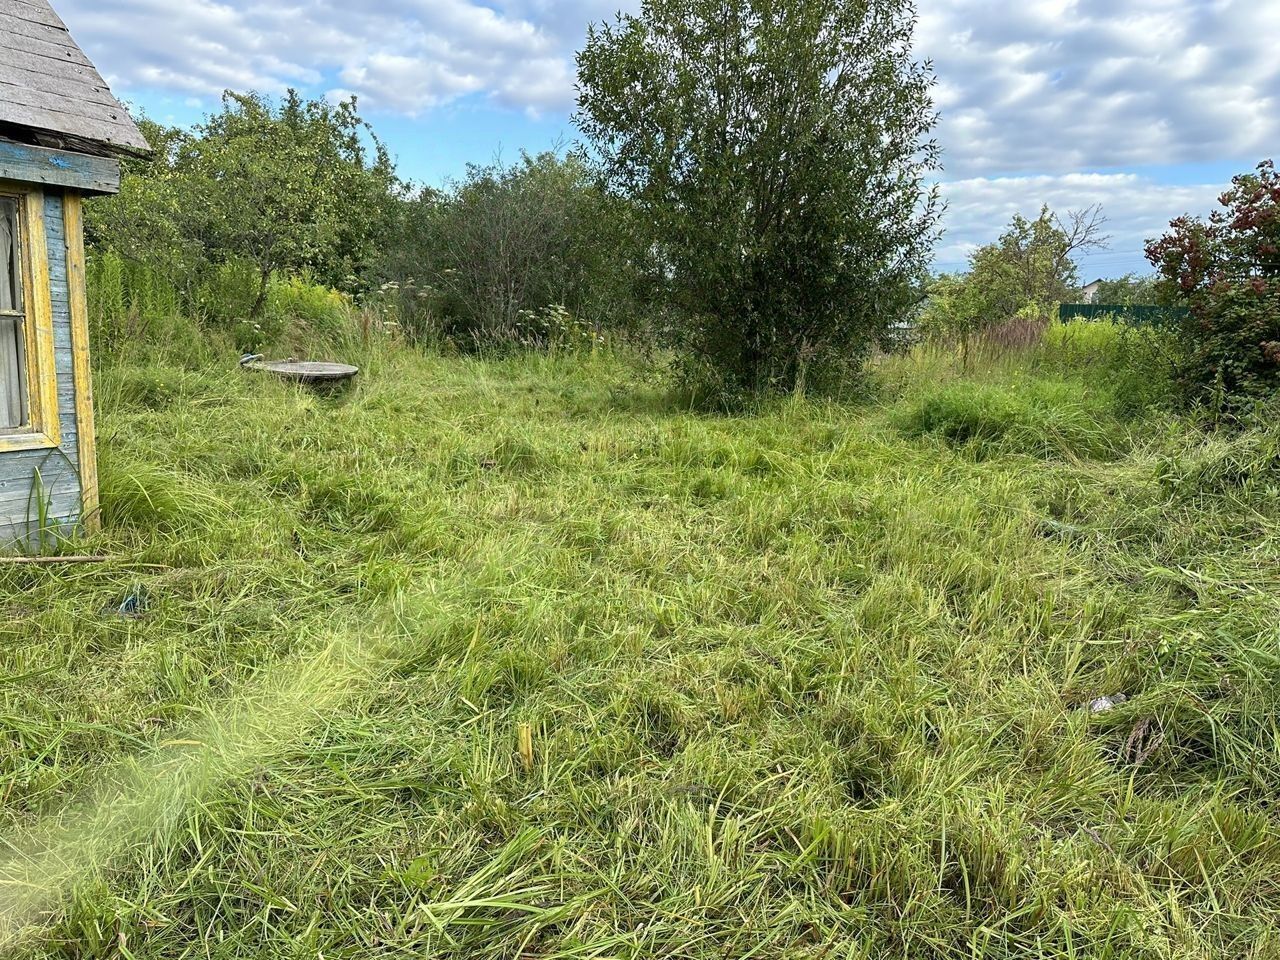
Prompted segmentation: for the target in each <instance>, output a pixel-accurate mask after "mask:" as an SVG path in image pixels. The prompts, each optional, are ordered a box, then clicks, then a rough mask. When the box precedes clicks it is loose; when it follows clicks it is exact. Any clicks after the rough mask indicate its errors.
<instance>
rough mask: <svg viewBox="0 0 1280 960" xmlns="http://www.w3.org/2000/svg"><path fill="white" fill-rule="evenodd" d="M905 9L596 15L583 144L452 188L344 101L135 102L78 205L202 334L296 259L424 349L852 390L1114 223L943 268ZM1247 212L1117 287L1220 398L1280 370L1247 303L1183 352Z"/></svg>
mask: <svg viewBox="0 0 1280 960" xmlns="http://www.w3.org/2000/svg"><path fill="white" fill-rule="evenodd" d="M915 26H916V10H915V6H914V3H913V2H912V0H878V2H876V3H872V4H849V3H846V2H843V0H797V2H794V3H786V4H781V3H775V2H772V0H645V2H644V3H643V4H642V8H641V10H640V12H639V13H638V14H636V15H619V17H618V18H617V19H616V20H615V21H614V22H612V23H605V24H599V25H595V26H593V27H592V28H591V29H590V31H589V33H588V37H587V41H586V44H585V47H584V49H583V50H582V52H581V53H580V54H579V57H578V108H577V112H576V115H575V121H576V126H577V129H578V130H579V132H580V134H581V142H580V143H577V144H574V145H573V146H572V148H569V149H565V150H556V151H551V152H548V153H544V154H540V155H536V156H534V155H526V154H522V155H520V156H519V157H517V158H515V159H514V160H511V161H502V160H495V161H492V162H490V163H487V164H477V165H473V166H470V167H468V168H467V171H466V173H465V175H464V176H463V177H462V178H461V179H459V180H457V181H455V182H452V183H450V184H448V185H447V186H445V187H442V188H429V187H418V186H414V185H411V184H409V183H407V182H405V181H404V180H403V179H401V177H400V176H399V174H398V172H397V170H396V168H395V165H394V163H393V161H392V159H391V156H390V153H389V151H388V150H387V148H386V146H385V145H384V144H383V143H382V142H381V141H380V140H379V138H378V136H377V134H376V132H375V131H374V130H373V129H372V128H371V127H370V126H369V124H368V123H367V122H366V121H365V120H364V119H363V118H362V117H361V115H360V112H359V109H358V104H357V102H356V101H355V100H354V99H352V100H348V101H344V102H341V103H336V104H335V103H328V102H324V101H314V100H308V99H305V98H303V97H302V96H300V95H299V94H298V93H296V92H290V93H289V94H288V95H286V96H285V97H284V98H283V99H280V100H273V99H270V98H267V97H264V96H261V95H258V94H253V93H247V94H237V93H228V94H226V95H225V96H224V98H223V100H222V103H221V106H220V108H219V109H218V110H217V111H215V112H214V113H213V114H212V115H211V116H209V117H208V118H207V119H206V120H205V121H204V122H203V123H201V124H199V125H197V126H196V127H194V128H193V129H190V130H179V129H174V128H168V127H164V126H161V125H159V124H156V123H153V122H151V121H148V120H145V119H144V120H143V121H142V127H143V129H144V132H145V133H146V134H147V136H148V139H149V140H150V142H151V143H152V144H153V145H154V147H155V153H154V155H153V156H151V157H149V158H145V159H142V158H139V159H131V160H129V161H127V162H126V164H125V169H124V174H125V175H124V181H123V188H122V191H121V193H120V195H119V196H118V197H115V198H112V199H109V200H103V201H99V202H97V203H95V204H94V205H92V207H91V210H90V216H89V223H88V227H89V239H90V242H91V244H92V245H93V247H94V248H95V249H96V250H97V251H100V252H110V253H111V254H112V255H113V256H117V257H121V258H124V259H125V260H127V261H128V262H130V263H134V264H140V265H142V266H145V268H146V269H147V270H148V271H149V272H150V273H151V274H152V275H154V276H160V277H162V278H165V279H166V281H167V282H169V283H170V284H172V286H173V288H174V289H175V290H176V291H178V295H179V298H180V299H181V301H182V303H183V305H184V308H185V309H187V310H189V311H191V312H193V313H198V314H199V315H200V316H201V317H203V318H205V319H207V320H208V321H209V322H211V323H224V324H232V323H238V324H242V325H245V326H246V327H247V328H248V329H252V330H258V329H260V326H261V321H262V320H263V318H264V317H263V315H264V313H265V312H267V310H268V307H269V303H270V291H271V285H272V283H273V278H282V277H302V278H305V279H307V280H308V281H310V282H313V283H316V284H320V285H324V286H326V287H330V288H332V289H334V290H338V291H342V292H343V293H345V294H347V295H349V296H350V297H352V298H354V299H356V300H357V301H361V302H364V303H373V304H377V305H379V306H380V307H381V308H383V309H385V310H387V311H388V312H389V313H390V314H392V315H393V316H394V317H395V322H396V323H398V324H399V326H400V328H401V330H402V331H403V333H404V335H405V336H406V337H409V338H411V339H415V340H419V341H424V342H426V341H429V342H449V343H453V344H455V345H458V346H460V347H463V348H486V347H501V346H512V345H522V346H539V345H547V344H551V343H557V342H563V341H572V342H577V341H585V340H591V341H594V340H596V339H597V338H598V337H600V336H601V335H603V334H606V333H608V334H615V335H625V334H632V335H638V336H641V337H643V339H644V342H645V343H647V344H656V345H659V346H661V347H662V348H664V350H665V355H666V356H669V357H670V358H672V360H673V365H674V368H675V369H676V370H677V371H678V372H679V374H680V375H681V377H682V378H683V379H684V380H685V381H686V382H687V383H688V384H690V385H691V386H695V387H697V388H698V389H699V390H702V391H704V392H705V393H706V394H707V395H708V396H714V397H720V398H731V397H734V396H740V395H744V394H751V393H758V392H761V391H769V390H778V391H784V392H785V391H792V390H795V389H797V388H800V387H801V386H802V385H804V384H806V383H814V382H817V381H819V380H824V379H829V380H841V379H845V378H847V376H848V375H849V374H850V373H851V372H857V371H858V370H860V369H861V367H862V365H863V363H864V361H865V359H866V358H867V357H868V355H869V354H870V353H871V352H872V351H874V350H875V349H876V348H877V347H878V346H880V345H884V344H887V343H890V342H892V341H893V337H894V332H895V331H900V330H901V329H902V328H904V327H912V328H917V329H921V330H924V331H926V332H930V333H934V334H937V335H941V336H945V337H950V338H952V339H954V340H956V341H957V342H958V343H959V344H960V345H961V349H962V352H964V353H965V355H966V356H967V353H968V349H969V344H970V343H971V342H972V340H973V338H974V337H977V336H981V335H982V334H983V332H984V331H985V330H988V329H989V328H991V327H992V326H993V325H995V324H999V323H1003V322H1006V321H1008V320H1010V319H1015V318H1039V319H1043V318H1045V317H1047V316H1048V314H1049V312H1050V310H1051V308H1052V306H1053V305H1054V304H1056V303H1057V302H1060V301H1062V300H1065V299H1068V298H1069V297H1071V296H1072V295H1073V293H1074V292H1075V291H1077V290H1078V287H1079V277H1078V275H1077V271H1076V259H1077V257H1078V256H1079V255H1080V254H1081V253H1085V252H1088V251H1090V250H1092V249H1096V248H1097V247H1098V246H1099V245H1101V244H1102V243H1103V242H1104V236H1103V230H1104V225H1105V220H1104V218H1103V217H1102V214H1101V211H1100V210H1098V209H1096V208H1093V209H1089V210H1085V211H1081V212H1077V213H1071V214H1067V215H1065V216H1063V217H1059V216H1057V215H1055V214H1054V213H1053V212H1052V211H1050V210H1048V209H1047V208H1046V209H1045V210H1043V211H1042V212H1041V214H1040V216H1039V217H1038V218H1037V219H1035V220H1028V219H1026V218H1023V217H1020V216H1019V217H1017V218H1015V219H1014V221H1013V222H1012V223H1011V224H1010V226H1009V228H1008V230H1007V231H1006V233H1005V234H1004V235H1003V236H1001V237H1000V238H999V239H998V240H997V241H996V242H994V243H992V244H989V245H987V246H985V247H982V248H980V249H979V250H978V251H976V252H975V253H974V255H973V257H972V259H971V263H970V269H969V270H968V271H967V272H965V273H963V274H955V275H949V276H942V277H936V276H934V275H932V273H931V270H930V267H931V259H932V252H933V249H934V246H935V244H936V242H937V240H938V238H939V236H940V234H941V223H942V215H943V212H944V205H943V203H942V200H941V197H940V195H939V192H938V187H937V186H936V180H937V177H938V174H939V169H940V160H941V147H940V145H939V144H938V142H937V141H936V139H934V137H933V131H934V128H935V126H936V124H937V121H938V114H937V112H936V110H935V108H934V105H933V97H932V92H933V87H934V84H935V82H936V81H935V76H934V73H933V70H932V66H931V65H930V64H929V63H928V62H924V61H921V60H919V59H917V58H916V56H915V53H914V47H913V38H914V31H915ZM1273 187H1274V172H1273V171H1272V170H1271V169H1270V168H1264V169H1263V170H1262V171H1261V172H1260V174H1259V175H1258V176H1257V177H1254V178H1253V179H1252V180H1248V181H1246V182H1242V183H1241V184H1239V185H1238V187H1237V189H1238V191H1240V192H1241V193H1242V196H1241V197H1240V198H1237V200H1236V201H1234V202H1235V203H1236V205H1237V206H1240V205H1245V204H1246V201H1247V202H1248V203H1253V204H1255V206H1258V207H1259V208H1260V209H1259V210H1253V211H1252V213H1249V214H1248V216H1252V217H1253V220H1252V221H1251V222H1252V223H1254V226H1252V227H1249V228H1248V229H1252V230H1254V232H1255V233H1256V232H1258V231H1262V232H1263V233H1265V231H1266V230H1267V229H1272V227H1270V226H1267V225H1268V224H1274V209H1275V207H1276V206H1277V203H1276V201H1275V198H1274V196H1273V195H1272V194H1271V193H1267V190H1273ZM1249 191H1253V193H1258V196H1259V197H1261V199H1258V198H1253V199H1249V198H1245V197H1243V193H1248V192H1249ZM1259 191H1261V193H1259ZM1263 194H1265V196H1263ZM1250 196H1251V197H1252V194H1250ZM1267 204H1271V206H1270V207H1268V206H1267ZM1240 216H1245V214H1241V215H1240ZM1268 216H1271V217H1272V218H1273V219H1271V220H1268V219H1267V217H1268ZM1238 220H1239V217H1236V219H1235V220H1234V221H1230V222H1228V220H1224V221H1222V222H1218V221H1216V220H1215V221H1214V222H1213V223H1211V224H1209V225H1204V224H1201V225H1199V226H1197V225H1196V224H1195V223H1194V222H1192V221H1184V222H1181V224H1177V223H1176V224H1175V225H1174V233H1173V234H1172V235H1171V236H1172V237H1173V238H1174V239H1171V240H1169V241H1168V242H1167V243H1165V244H1163V245H1153V247H1152V249H1151V258H1152V262H1153V264H1154V265H1155V266H1156V267H1157V268H1158V269H1159V271H1160V273H1161V276H1162V277H1163V278H1164V279H1163V282H1162V283H1160V284H1158V285H1157V284H1155V283H1154V282H1148V281H1136V282H1130V283H1128V284H1127V287H1126V289H1124V290H1121V289H1116V290H1113V291H1109V295H1115V296H1126V297H1130V298H1147V297H1155V296H1157V295H1158V296H1159V297H1160V298H1163V299H1164V300H1166V301H1170V302H1172V301H1185V302H1187V303H1189V304H1190V305H1191V307H1192V308H1193V312H1194V313H1195V315H1196V316H1197V318H1198V320H1197V323H1198V324H1199V326H1196V327H1195V328H1194V329H1192V328H1186V329H1181V330H1178V331H1170V333H1171V335H1172V336H1175V337H1176V338H1181V340H1182V341H1183V343H1182V346H1183V347H1185V349H1186V351H1188V356H1191V355H1193V354H1194V355H1196V356H1199V357H1200V358H1201V360H1202V361H1203V363H1204V364H1209V363H1210V359H1209V358H1210V356H1211V355H1212V357H1213V358H1214V359H1213V362H1216V363H1218V365H1219V366H1218V368H1217V369H1218V374H1217V376H1218V379H1219V381H1220V382H1221V383H1222V384H1223V385H1224V387H1223V388H1224V389H1232V388H1234V385H1235V384H1237V383H1240V384H1246V383H1247V384H1255V383H1258V382H1269V381H1268V376H1267V375H1268V374H1269V373H1270V372H1271V371H1272V370H1273V368H1274V369H1276V370H1280V363H1272V362H1271V361H1270V360H1267V359H1266V357H1267V356H1269V354H1266V353H1265V350H1264V351H1263V359H1262V360H1259V359H1258V357H1257V356H1255V355H1254V354H1257V353H1258V350H1261V349H1263V348H1261V347H1257V346H1256V344H1253V343H1252V342H1251V340H1252V339H1256V338H1257V337H1258V336H1263V335H1264V334H1265V336H1264V339H1263V340H1261V341H1259V342H1261V343H1274V342H1280V331H1270V328H1267V330H1263V329H1262V328H1261V327H1259V323H1262V321H1260V320H1259V319H1258V316H1261V315H1263V314H1265V310H1253V312H1252V313H1251V314H1250V316H1251V317H1252V318H1253V319H1251V320H1250V321H1249V323H1252V324H1253V326H1252V327H1250V328H1249V330H1248V332H1242V331H1241V330H1239V329H1236V327H1238V326H1239V324H1237V325H1236V327H1233V328H1232V329H1233V330H1235V333H1233V334H1232V336H1234V337H1235V339H1234V340H1232V341H1231V344H1233V346H1232V349H1235V350H1237V351H1240V350H1244V351H1246V352H1250V357H1249V359H1248V360H1247V361H1244V360H1240V358H1238V357H1237V358H1234V359H1232V360H1231V362H1230V363H1228V364H1226V365H1225V366H1224V365H1223V364H1224V363H1226V361H1225V360H1224V358H1223V350H1224V349H1226V346H1224V345H1223V344H1219V345H1218V346H1212V347H1209V346H1206V347H1204V348H1203V349H1201V348H1199V347H1196V346H1195V343H1196V342H1198V341H1197V338H1198V337H1199V334H1198V333H1197V331H1198V330H1203V329H1204V322H1206V321H1208V322H1210V323H1211V324H1218V325H1223V324H1226V325H1228V326H1229V325H1230V324H1231V323H1233V322H1234V321H1233V320H1232V319H1231V318H1233V317H1235V318H1240V317H1243V316H1244V314H1245V313H1247V312H1248V311H1249V309H1252V308H1248V304H1247V303H1245V302H1244V301H1240V302H1235V301H1233V303H1232V304H1229V305H1223V306H1214V305H1211V304H1215V303H1217V301H1218V299H1220V298H1221V297H1222V295H1223V294H1222V291H1221V289H1220V286H1221V283H1222V282H1223V277H1224V276H1225V274H1227V273H1232V274H1233V275H1235V276H1238V277H1239V278H1240V280H1241V282H1245V281H1247V283H1246V288H1245V290H1244V292H1243V293H1241V294H1240V296H1241V297H1244V298H1245V299H1246V300H1247V298H1248V296H1250V295H1257V296H1261V294H1256V290H1257V289H1258V287H1259V284H1261V285H1262V286H1264V287H1266V288H1267V290H1270V286H1269V285H1271V284H1273V282H1274V279H1275V278H1274V272H1273V271H1272V272H1268V271H1271V268H1270V267H1267V266H1265V264H1264V265H1263V267H1257V266H1255V267H1254V268H1253V271H1252V272H1249V271H1246V270H1244V269H1243V268H1242V267H1240V266H1239V263H1240V261H1241V260H1242V259H1244V258H1245V257H1246V256H1247V254H1248V251H1247V250H1246V249H1245V248H1246V247H1247V244H1245V243H1244V242H1243V241H1240V240H1239V239H1238V238H1236V237H1235V234H1239V233H1242V232H1243V231H1244V228H1241V227H1240V226H1239V223H1238ZM1257 224H1262V226H1261V227H1259V226H1257ZM1233 231H1234V233H1233ZM1267 236H1269V235H1267ZM1268 244H1269V241H1268V243H1261V242H1259V243H1257V244H1255V247H1257V249H1258V250H1262V251H1263V253H1262V254H1260V255H1261V256H1264V257H1265V256H1270V254H1266V253H1265V250H1267V249H1270V246H1269V245H1268ZM1255 252H1256V251H1255ZM1255 259H1256V258H1255ZM1267 262H1268V263H1269V261H1267ZM1205 264H1213V265H1214V269H1218V272H1217V273H1214V272H1213V270H1212V269H1211V268H1210V267H1209V266H1205ZM1219 268H1220V269H1219ZM1215 291H1216V292H1215ZM1250 291H1255V294H1250ZM1267 295H1268V296H1270V294H1267ZM1233 296H1234V294H1233ZM1241 322H1243V321H1241ZM1268 322H1269V321H1268ZM1263 325H1264V326H1265V324H1263ZM1255 328H1257V329H1255ZM1269 331H1270V332H1269ZM1272 333H1275V335H1274V336H1272ZM1267 338H1269V339H1267ZM1228 339H1230V338H1228ZM1246 341H1250V342H1246ZM1197 350H1199V351H1200V352H1199V353H1198V354H1197V353H1196V351H1197ZM1273 352H1274V353H1275V354H1276V357H1277V358H1280V349H1276V350H1274V351H1273ZM1237 360H1239V362H1240V363H1241V364H1243V366H1237V365H1233V364H1236V362H1237ZM1208 376H1209V375H1208V374H1205V373H1204V371H1201V372H1200V373H1199V374H1197V375H1196V376H1195V377H1191V378H1190V380H1189V381H1188V382H1191V380H1195V381H1196V382H1198V383H1201V384H1203V382H1204V381H1205V379H1206V377H1208Z"/></svg>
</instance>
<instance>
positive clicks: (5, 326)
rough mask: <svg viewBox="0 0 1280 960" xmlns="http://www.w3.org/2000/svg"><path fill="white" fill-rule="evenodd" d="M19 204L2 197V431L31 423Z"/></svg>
mask: <svg viewBox="0 0 1280 960" xmlns="http://www.w3.org/2000/svg"><path fill="white" fill-rule="evenodd" d="M18 211H19V207H18V201H17V199H16V198H13V197H0V430H13V429H16V428H18V427H22V426H26V424H27V416H28V409H27V351H26V324H25V320H26V317H25V315H24V313H23V298H22V243H21V237H22V234H21V221H20V220H19V213H18Z"/></svg>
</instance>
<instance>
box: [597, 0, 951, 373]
mask: <svg viewBox="0 0 1280 960" xmlns="http://www.w3.org/2000/svg"><path fill="white" fill-rule="evenodd" d="M915 22H916V14H915V8H914V5H913V3H912V2H911V0H877V2H874V3H849V2H847V0H785V2H783V0H645V2H644V4H643V7H642V10H641V12H640V13H639V15H637V16H620V17H619V18H618V20H617V21H616V22H615V23H612V24H603V25H598V26H595V27H593V28H592V30H591V31H590V34H589V37H588V41H587V44H586V47H585V49H584V50H583V52H582V53H581V54H580V55H579V62H578V67H579V111H578V117H577V119H578V123H579V126H580V128H581V129H582V131H583V133H584V134H585V136H586V138H587V139H588V141H589V143H590V146H591V148H592V150H593V152H594V154H595V155H596V156H597V158H598V159H599V161H600V162H601V164H602V169H603V173H604V177H605V180H606V182H607V184H608V186H609V187H610V189H611V190H613V191H615V192H616V193H618V194H620V195H621V196H623V197H625V198H627V199H628V200H629V201H631V203H632V204H633V206H634V210H635V213H636V221H637V223H638V225H639V227H640V229H641V230H642V231H643V233H644V237H645V240H646V246H645V249H647V250H648V251H649V253H650V260H651V262H650V264H649V266H650V268H651V273H652V276H653V277H654V279H655V285H656V287H657V289H658V291H659V292H660V294H661V295H662V301H663V303H664V305H665V306H666V308H667V316H668V317H669V319H670V323H669V325H668V333H669V334H670V335H671V339H672V342H673V345H674V346H675V347H677V348H678V349H679V351H680V355H681V356H682V358H684V359H686V360H687V361H688V362H689V363H690V364H691V365H692V366H693V367H694V368H695V369H697V370H700V371H702V372H705V373H711V374H712V375H713V376H714V378H715V380H716V382H717V383H718V384H720V385H721V386H723V387H726V388H729V389H732V390H741V389H760V388H766V387H774V388H780V389H784V390H786V389H791V388H794V387H795V386H797V384H798V383H800V382H801V379H802V376H803V371H804V369H805V367H806V365H807V364H808V363H810V362H811V361H820V362H821V361H831V360H839V361H856V360H858V359H859V358H861V357H862V356H863V355H864V354H865V352H866V351H867V350H868V348H869V347H870V345H871V344H872V343H874V341H875V339H876V337H877V336H878V335H879V334H881V333H882V332H883V331H884V330H885V329H886V328H887V327H888V326H889V325H890V324H892V323H893V322H895V321H896V320H899V319H901V318H903V317H904V316H905V315H906V314H907V313H908V311H909V310H910V309H911V308H912V306H913V305H914V304H915V303H916V302H917V301H918V296H919V294H918V291H919V289H920V281H921V279H922V277H923V275H924V273H925V270H926V267H927V264H928V262H929V257H930V251H931V248H932V244H933V241H934V239H935V236H936V227H937V223H938V218H939V215H940V213H941V206H942V205H941V202H940V199H939V196H938V193H937V191H936V189H935V188H933V187H931V186H930V185H929V179H930V176H931V174H932V172H933V171H934V170H935V169H936V168H937V165H938V158H939V151H938V147H937V145H936V143H935V142H934V141H933V140H931V139H929V135H930V131H931V130H932V128H933V126H934V124H935V122H936V114H935V112H934V109H933V106H932V99H931V88H932V86H933V83H934V78H933V74H932V71H931V68H930V66H929V65H928V64H927V63H920V62H918V61H917V60H916V59H915V58H914V56H913V54H912V38H913V33H914V27H915Z"/></svg>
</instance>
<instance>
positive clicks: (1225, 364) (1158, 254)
mask: <svg viewBox="0 0 1280 960" xmlns="http://www.w3.org/2000/svg"><path fill="white" fill-rule="evenodd" d="M1220 202H1221V204H1222V209H1221V210H1217V211H1215V212H1214V213H1213V214H1212V215H1211V216H1210V217H1209V219H1208V220H1202V219H1199V218H1194V217H1180V218H1179V219H1177V220H1174V221H1173V223H1172V224H1170V231H1169V233H1168V234H1166V235H1165V236H1164V237H1162V238H1161V239H1159V240H1153V241H1151V242H1150V243H1148V244H1147V259H1148V260H1150V261H1151V263H1152V264H1154V265H1155V267H1156V270H1157V271H1158V273H1159V275H1160V278H1161V287H1162V293H1163V296H1164V298H1165V299H1166V300H1167V301H1168V302H1169V303H1171V304H1176V305H1178V306H1181V307H1185V310H1178V311H1171V312H1170V313H1169V314H1168V320H1167V323H1168V325H1169V326H1170V327H1172V328H1173V329H1172V332H1173V333H1174V334H1175V335H1176V338H1177V341H1178V346H1179V348H1180V350H1181V351H1182V353H1183V359H1182V362H1181V363H1180V365H1179V366H1180V370H1179V379H1180V381H1181V383H1182V385H1183V387H1184V388H1185V389H1186V391H1187V393H1188V396H1189V397H1191V398H1192V399H1204V398H1205V397H1208V396H1219V397H1222V398H1223V399H1225V400H1228V401H1230V400H1232V399H1240V398H1248V397H1256V396H1260V395H1264V394H1266V393H1269V392H1271V391H1274V390H1275V389H1276V388H1277V387H1280V174H1277V172H1276V166H1275V163H1274V161H1271V160H1268V161H1266V162H1264V163H1262V164H1260V165H1259V166H1258V169H1257V172H1256V173H1250V174H1244V175H1242V176H1239V177H1236V178H1235V179H1234V180H1233V181H1232V186H1231V189H1230V190H1228V191H1227V192H1226V193H1224V194H1223V195H1222V197H1221V201H1220Z"/></svg>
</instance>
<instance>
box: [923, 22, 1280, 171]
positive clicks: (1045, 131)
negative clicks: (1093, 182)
mask: <svg viewBox="0 0 1280 960" xmlns="http://www.w3.org/2000/svg"><path fill="white" fill-rule="evenodd" d="M920 6H921V23H920V32H919V35H918V39H919V49H920V51H921V53H922V54H923V55H925V56H931V57H933V58H934V61H935V65H936V69H937V72H938V75H939V79H940V83H941V88H940V91H939V98H938V103H939V106H940V108H941V109H942V112H943V123H942V129H941V131H940V137H941V140H942V143H943V145H944V146H945V148H946V164H947V168H948V172H949V174H950V175H951V176H958V177H970V176H975V175H979V174H987V175H991V174H993V173H1001V174H1013V173H1024V172H1035V173H1066V172H1070V171H1074V170H1081V169H1099V168H1107V167H1125V166H1138V165H1155V164H1177V163H1194V162H1203V161H1211V160H1220V159H1223V158H1225V157H1230V158H1241V157H1246V158H1252V159H1262V157H1263V156H1265V155H1266V154H1267V152H1268V151H1271V150H1274V149H1275V148H1276V146H1277V144H1280V101H1278V100H1277V97H1276V93H1275V91H1276V90H1277V89H1280V57H1277V56H1276V55H1275V39H1274V38H1275V37H1276V36H1277V35H1278V34H1277V31H1280V3H1276V2H1274V0H1269V2H1265V3H1258V2H1256V0H1248V2H1246V0H1214V2H1207V0H1020V2H1018V3H992V2H991V0H921V4H920Z"/></svg>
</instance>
